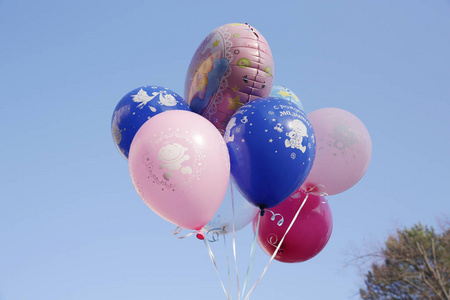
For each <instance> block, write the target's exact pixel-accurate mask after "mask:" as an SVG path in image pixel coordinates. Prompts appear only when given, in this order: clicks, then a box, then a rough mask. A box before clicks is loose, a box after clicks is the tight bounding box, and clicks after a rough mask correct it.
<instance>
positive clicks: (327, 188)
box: [301, 108, 372, 195]
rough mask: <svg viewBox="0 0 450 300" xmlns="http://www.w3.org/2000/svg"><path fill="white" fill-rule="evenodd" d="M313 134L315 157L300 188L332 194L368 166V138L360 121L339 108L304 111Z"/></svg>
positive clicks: (351, 184)
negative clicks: (314, 138) (307, 112)
mask: <svg viewBox="0 0 450 300" xmlns="http://www.w3.org/2000/svg"><path fill="white" fill-rule="evenodd" d="M308 118H309V120H310V122H311V124H312V126H313V128H314V133H315V137H316V157H315V159H314V164H313V166H312V168H311V171H310V173H309V175H308V177H307V178H306V180H305V182H304V183H303V184H302V186H301V188H302V189H303V190H306V191H310V190H312V191H311V192H312V193H313V194H315V195H321V194H322V195H323V194H325V193H326V194H328V195H335V194H339V193H342V192H343V191H345V190H347V189H349V188H351V187H352V186H354V185H355V184H356V183H357V182H358V181H359V180H360V179H361V178H362V177H363V175H364V173H365V172H366V170H367V168H368V167H369V162H370V157H371V155H372V141H371V140H370V135H369V132H368V131H367V128H366V127H365V126H364V124H363V123H362V122H361V121H360V120H359V119H358V118H357V117H355V116H354V115H353V114H351V113H349V112H348V111H345V110H343V109H339V108H322V109H319V110H316V111H313V112H311V113H309V114H308Z"/></svg>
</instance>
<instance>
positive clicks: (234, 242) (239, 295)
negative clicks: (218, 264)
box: [230, 179, 241, 300]
mask: <svg viewBox="0 0 450 300" xmlns="http://www.w3.org/2000/svg"><path fill="white" fill-rule="evenodd" d="M230 190H231V206H232V210H233V256H234V266H235V269H236V282H237V294H238V300H240V299H241V291H240V286H239V272H238V266H237V256H236V229H235V227H234V219H235V216H234V193H233V182H232V180H231V179H230Z"/></svg>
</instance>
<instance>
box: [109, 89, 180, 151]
mask: <svg viewBox="0 0 450 300" xmlns="http://www.w3.org/2000/svg"><path fill="white" fill-rule="evenodd" d="M174 109H176V110H189V106H188V105H187V103H186V102H185V101H184V100H183V98H181V96H180V95H178V94H176V93H175V92H173V91H171V90H169V89H167V88H164V87H161V86H142V87H139V88H137V89H134V90H132V91H131V92H129V93H128V94H126V95H125V96H124V97H123V98H122V99H121V100H120V101H119V103H118V104H117V106H116V108H115V109H114V113H113V117H112V120H111V133H112V135H113V139H114V143H115V144H116V147H117V149H118V150H119V152H120V154H122V156H123V157H125V159H128V153H129V152H130V146H131V142H132V141H133V138H134V136H135V135H136V132H137V131H138V130H139V128H141V126H142V125H144V123H145V122H146V121H147V120H149V119H150V118H151V117H153V116H156V115H157V114H159V113H161V112H164V111H168V110H174Z"/></svg>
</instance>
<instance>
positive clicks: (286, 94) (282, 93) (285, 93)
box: [277, 91, 291, 97]
mask: <svg viewBox="0 0 450 300" xmlns="http://www.w3.org/2000/svg"><path fill="white" fill-rule="evenodd" d="M277 94H280V95H281V96H283V97H287V96H290V95H291V94H290V93H289V92H286V91H279V92H278V93H277Z"/></svg>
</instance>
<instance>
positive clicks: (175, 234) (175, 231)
mask: <svg viewBox="0 0 450 300" xmlns="http://www.w3.org/2000/svg"><path fill="white" fill-rule="evenodd" d="M182 230H183V228H181V227H180V226H177V227H176V228H175V229H174V230H173V231H172V234H173V236H174V237H176V238H177V239H179V240H182V239H185V238H187V237H190V236H191V235H194V234H196V233H198V231H192V232H190V233H188V234H186V235H183V236H177V235H179V234H180V233H181V231H182Z"/></svg>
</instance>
